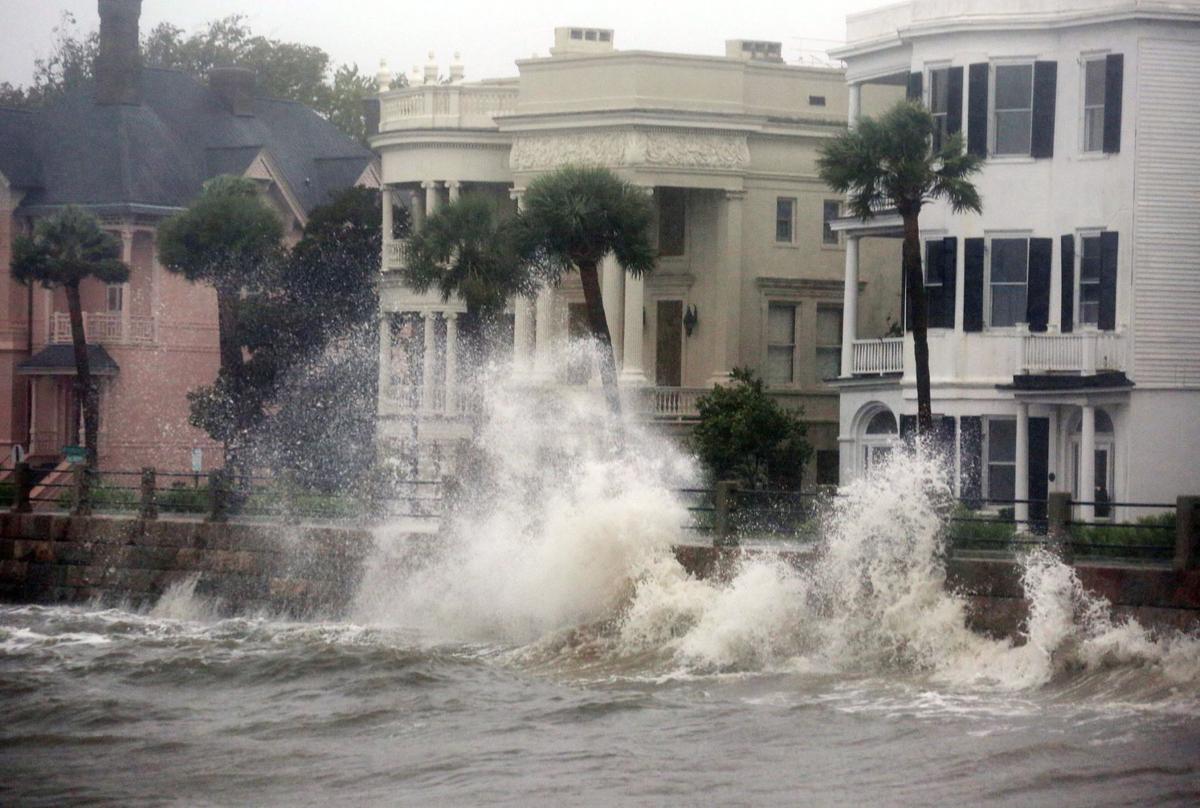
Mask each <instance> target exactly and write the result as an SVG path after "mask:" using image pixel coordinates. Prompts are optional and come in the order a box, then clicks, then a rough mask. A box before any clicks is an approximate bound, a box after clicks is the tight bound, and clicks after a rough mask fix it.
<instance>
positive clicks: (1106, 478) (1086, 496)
mask: <svg viewBox="0 0 1200 808" xmlns="http://www.w3.org/2000/svg"><path fill="white" fill-rule="evenodd" d="M1072 449H1073V452H1072V454H1073V464H1072V466H1073V468H1072V471H1073V475H1072V476H1073V477H1074V482H1075V485H1074V490H1073V491H1072V494H1071V496H1072V497H1073V498H1074V499H1075V501H1076V502H1094V503H1096V506H1095V508H1096V510H1095V513H1096V518H1097V519H1107V518H1108V517H1110V516H1111V515H1112V505H1110V504H1109V503H1111V502H1112V446H1108V445H1099V446H1097V447H1096V477H1095V479H1094V480H1093V481H1092V488H1091V490H1088V489H1087V487H1086V486H1084V485H1081V484H1080V483H1081V481H1080V479H1079V476H1080V475H1079V443H1078V441H1076V442H1074V444H1073V445H1072Z"/></svg>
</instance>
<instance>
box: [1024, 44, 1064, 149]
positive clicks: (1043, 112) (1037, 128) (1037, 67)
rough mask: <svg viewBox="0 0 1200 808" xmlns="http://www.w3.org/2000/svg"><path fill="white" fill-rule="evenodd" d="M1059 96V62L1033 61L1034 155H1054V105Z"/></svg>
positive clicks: (1032, 146)
mask: <svg viewBox="0 0 1200 808" xmlns="http://www.w3.org/2000/svg"><path fill="white" fill-rule="evenodd" d="M1057 97H1058V62H1034V63H1033V141H1032V145H1031V147H1030V154H1031V155H1032V156H1034V157H1053V156H1054V105H1055V103H1056V99H1057Z"/></svg>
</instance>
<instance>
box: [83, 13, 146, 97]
mask: <svg viewBox="0 0 1200 808" xmlns="http://www.w3.org/2000/svg"><path fill="white" fill-rule="evenodd" d="M141 16H142V0H100V51H99V53H97V54H96V64H95V74H96V103H97V104H134V105H136V104H140V103H142V52H141V49H140V48H139V47H138V18H139V17H141Z"/></svg>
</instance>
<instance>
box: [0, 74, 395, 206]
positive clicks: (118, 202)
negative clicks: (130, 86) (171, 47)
mask: <svg viewBox="0 0 1200 808" xmlns="http://www.w3.org/2000/svg"><path fill="white" fill-rule="evenodd" d="M142 87H143V99H144V100H143V103H142V104H140V105H138V106H130V105H101V104H96V103H95V93H94V90H93V88H92V87H91V86H90V85H89V86H86V87H82V88H80V89H78V90H76V91H74V92H71V93H68V94H67V95H65V96H64V97H62V98H59V99H56V100H55V101H53V102H51V103H50V104H49V105H47V106H45V107H44V108H42V109H39V110H35V111H34V112H33V113H32V114H31V115H30V118H32V123H31V131H32V133H33V150H34V152H35V153H34V154H28V153H27V152H28V151H29V147H28V146H27V147H25V148H24V149H22V154H21V155H20V156H19V157H17V158H14V159H15V160H16V161H17V162H20V163H22V164H27V163H29V162H30V161H31V160H32V161H33V162H35V163H40V165H41V174H40V182H39V183H38V187H36V188H35V189H34V190H32V191H31V192H30V193H29V194H28V195H27V196H26V198H25V199H24V201H23V203H22V208H37V207H41V206H58V205H65V204H77V205H89V206H95V207H103V208H107V207H125V208H133V209H148V210H154V209H172V208H182V207H184V206H186V205H187V204H188V202H190V201H191V200H192V199H193V198H194V197H195V196H196V194H198V193H199V192H200V188H201V186H202V185H203V183H204V182H205V181H206V180H207V179H209V178H211V177H213V176H216V175H217V174H225V173H229V174H242V173H243V172H244V171H245V170H246V169H247V168H248V167H249V165H250V164H251V163H252V162H253V161H254V159H255V158H256V157H257V156H258V155H260V154H261V153H263V152H265V153H266V154H268V155H269V156H270V158H271V162H272V165H274V166H276V167H277V168H278V171H279V173H280V174H281V176H280V177H279V178H278V179H279V180H280V181H281V182H283V183H286V185H287V186H288V191H290V193H291V194H292V195H293V196H294V197H295V199H296V200H297V201H298V202H299V204H300V205H301V206H302V207H303V209H304V211H305V212H307V211H309V210H311V209H312V208H313V207H314V206H316V205H318V204H321V203H323V202H325V201H327V200H328V198H329V197H330V195H331V194H333V193H334V192H336V191H338V190H341V189H342V188H345V187H347V186H349V185H352V184H353V182H354V180H355V179H357V178H358V177H359V176H360V175H361V174H362V173H363V171H365V170H366V168H367V167H368V166H369V165H370V164H371V162H372V161H373V159H374V156H373V155H372V153H371V152H370V151H369V150H367V149H366V148H365V147H363V146H361V145H360V144H358V143H356V142H355V141H353V140H352V139H351V138H349V137H347V136H346V135H344V134H343V133H342V132H341V131H339V130H338V129H337V128H336V127H335V126H333V124H331V123H329V122H328V121H326V120H325V119H324V118H322V117H321V116H320V115H318V114H317V113H315V112H314V111H312V110H311V109H309V108H308V107H305V106H304V105H303V104H299V103H295V102H291V101H279V100H276V99H270V98H255V99H254V101H253V113H254V114H253V115H245V116H237V115H234V114H233V113H232V112H231V111H229V109H228V108H227V107H226V106H225V105H224V104H222V102H221V100H220V99H219V98H218V96H217V95H216V94H215V93H214V92H213V91H212V90H211V89H210V88H209V86H208V85H207V84H205V83H203V82H201V81H199V80H197V79H195V78H193V77H192V76H189V75H187V74H185V73H181V72H179V71H176V70H165V69H159V68H146V69H145V71H144V74H143V81H142ZM3 151H5V152H7V151H8V148H7V146H6V148H5V149H4V150H3ZM331 163H332V164H335V165H336V164H345V165H346V166H347V168H346V169H345V170H344V171H334V172H331V171H330V170H329V169H328V165H330V164H331ZM355 169H356V170H355ZM0 170H2V169H0ZM4 173H5V175H6V176H8V172H7V171H5V172H4ZM351 174H353V177H350V179H349V180H345V179H344V178H345V177H347V176H349V175H351ZM10 181H11V177H10Z"/></svg>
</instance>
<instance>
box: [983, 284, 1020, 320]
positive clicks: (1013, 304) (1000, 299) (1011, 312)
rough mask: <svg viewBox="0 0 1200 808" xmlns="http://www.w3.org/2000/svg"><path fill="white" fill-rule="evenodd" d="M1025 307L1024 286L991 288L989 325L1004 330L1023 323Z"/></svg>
mask: <svg viewBox="0 0 1200 808" xmlns="http://www.w3.org/2000/svg"><path fill="white" fill-rule="evenodd" d="M1027 305H1028V304H1027V303H1026V295H1025V287H1024V286H1016V285H1011V286H1010V285H1002V286H993V287H992V320H991V323H990V324H991V325H992V326H993V327H995V328H1006V327H1008V326H1013V325H1016V324H1017V323H1023V322H1025V318H1026V308H1027Z"/></svg>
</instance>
